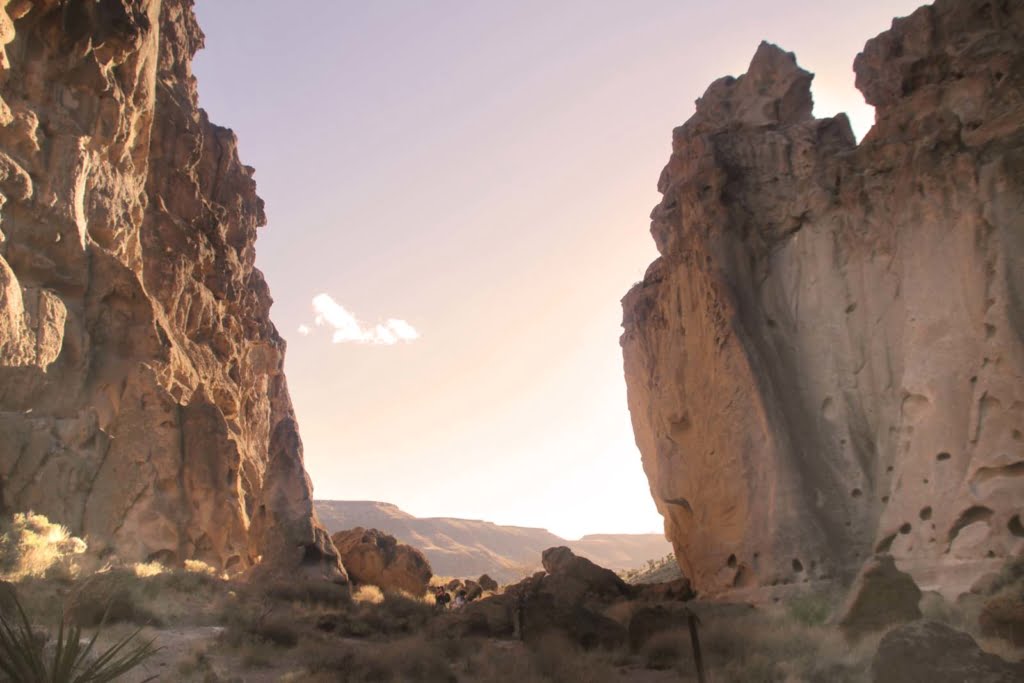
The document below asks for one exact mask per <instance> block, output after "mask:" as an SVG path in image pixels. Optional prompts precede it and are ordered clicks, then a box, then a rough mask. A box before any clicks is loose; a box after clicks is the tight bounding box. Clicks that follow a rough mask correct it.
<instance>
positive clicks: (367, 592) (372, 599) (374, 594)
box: [352, 584, 384, 605]
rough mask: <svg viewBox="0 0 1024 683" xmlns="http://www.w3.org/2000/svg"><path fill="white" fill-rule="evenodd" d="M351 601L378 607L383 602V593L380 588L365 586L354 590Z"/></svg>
mask: <svg viewBox="0 0 1024 683" xmlns="http://www.w3.org/2000/svg"><path fill="white" fill-rule="evenodd" d="M352 599H353V600H355V601H356V602H368V603H370V604H371V605H379V604H380V603H382V602H384V593H383V591H381V589H380V588H377V587H376V586H373V585H370V584H366V585H363V586H360V587H359V588H357V589H356V591H355V592H354V593H353V594H352Z"/></svg>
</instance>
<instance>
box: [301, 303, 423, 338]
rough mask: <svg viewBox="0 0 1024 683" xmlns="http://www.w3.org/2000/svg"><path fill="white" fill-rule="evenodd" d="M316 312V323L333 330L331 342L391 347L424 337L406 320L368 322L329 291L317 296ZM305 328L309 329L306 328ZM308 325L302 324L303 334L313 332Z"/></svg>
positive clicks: (389, 319) (394, 319) (314, 306)
mask: <svg viewBox="0 0 1024 683" xmlns="http://www.w3.org/2000/svg"><path fill="white" fill-rule="evenodd" d="M313 311H314V313H316V317H315V318H314V320H313V322H314V324H315V325H316V326H317V327H329V328H331V329H333V333H332V334H331V341H332V342H333V343H335V344H344V343H345V342H354V343H357V344H384V345H387V346H390V345H392V344H397V343H398V342H400V341H402V342H411V341H415V340H416V339H419V338H420V333H419V332H417V331H416V328H415V327H413V326H412V325H410V324H409V323H407V322H406V321H404V320H399V319H397V318H388V319H387V320H386V321H385V322H383V323H380V324H377V325H364V324H363V323H360V322H359V320H358V319H357V318H356V317H355V316H354V315H353V314H352V313H350V312H349V311H348V310H347V309H346V308H345V307H344V306H342V305H341V304H339V303H338V302H337V301H335V300H334V299H332V298H331V296H330V295H329V294H322V293H321V294H317V295H316V296H315V297H313ZM303 330H305V331H303ZM309 332H310V329H309V327H308V326H306V325H301V326H300V327H299V333H300V334H309Z"/></svg>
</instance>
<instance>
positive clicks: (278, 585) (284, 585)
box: [252, 579, 352, 607]
mask: <svg viewBox="0 0 1024 683" xmlns="http://www.w3.org/2000/svg"><path fill="white" fill-rule="evenodd" d="M252 590H253V591H255V592H263V593H264V594H265V595H266V596H267V597H269V598H272V599H274V600H280V601H282V602H303V603H307V604H319V605H331V606H334V607H339V606H342V605H347V604H349V603H351V602H352V593H351V591H350V589H349V587H348V586H342V585H338V584H336V583H331V582H330V581H324V580H319V581H318V580H315V579H311V580H305V581H275V582H273V583H271V584H269V585H266V586H259V585H257V586H253V587H252Z"/></svg>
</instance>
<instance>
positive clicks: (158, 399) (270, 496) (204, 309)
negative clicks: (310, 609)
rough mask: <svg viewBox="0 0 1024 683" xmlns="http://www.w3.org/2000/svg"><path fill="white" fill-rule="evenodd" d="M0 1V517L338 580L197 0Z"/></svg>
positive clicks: (253, 212)
mask: <svg viewBox="0 0 1024 683" xmlns="http://www.w3.org/2000/svg"><path fill="white" fill-rule="evenodd" d="M0 7H2V8H3V9H2V10H0V44H2V46H3V53H2V54H0V98H2V99H0V220H2V222H0V231H2V233H0V511H7V512H9V511H11V510H24V509H33V510H35V511H37V512H40V513H45V514H46V515H47V516H49V517H50V519H51V520H54V521H59V522H62V523H64V524H66V525H68V526H69V527H70V528H71V529H72V531H73V532H74V533H75V534H80V535H84V536H85V537H86V538H87V539H88V541H89V543H90V547H91V548H92V549H93V550H94V551H97V552H99V553H100V554H101V555H108V554H111V553H116V555H117V556H119V557H120V558H122V559H125V560H145V559H157V560H161V561H164V562H170V563H175V562H181V561H182V560H184V559H187V558H198V559H201V560H204V561H206V562H208V563H210V564H212V565H214V566H216V567H219V568H224V569H227V570H242V569H245V568H248V567H250V566H253V565H254V564H256V563H257V562H259V560H260V558H263V560H265V561H266V560H273V562H274V563H279V564H280V565H281V566H283V567H289V568H295V567H299V566H301V567H304V568H306V569H310V570H312V571H315V572H321V573H326V574H327V575H330V576H333V577H335V578H341V577H343V569H342V568H341V566H340V565H339V563H338V559H337V555H336V553H335V551H334V548H333V546H332V545H331V543H330V539H329V538H328V536H327V535H326V533H325V532H324V531H323V530H322V529H321V528H320V527H319V524H318V522H317V520H316V517H315V514H314V512H313V508H312V496H311V486H310V482H309V479H308V477H307V476H306V473H305V470H304V469H303V464H302V446H301V442H300V440H299V436H298V432H297V428H296V424H295V417H294V414H293V411H292V406H291V402H290V399H289V397H288V389H287V385H286V383H285V377H284V374H283V373H282V361H283V354H284V342H283V341H282V339H281V338H280V336H278V333H277V331H276V329H275V328H274V326H273V324H272V323H271V322H270V319H269V308H270V304H271V299H270V295H269V292H268V290H267V286H266V283H265V282H264V280H263V277H262V275H261V273H260V272H259V271H258V270H256V269H255V268H254V267H253V260H254V251H253V246H254V243H255V240H256V229H257V227H258V226H260V225H262V224H263V223H264V222H265V219H264V215H263V203H262V201H261V200H260V198H259V197H257V196H256V192H255V183H254V182H253V180H252V174H253V170H252V169H251V168H248V167H246V166H243V165H242V164H241V163H240V162H239V160H238V154H237V141H236V139H235V136H234V134H233V133H232V132H231V131H230V130H227V129H224V128H220V127H218V126H215V125H213V124H211V123H210V122H209V121H208V120H207V117H206V114H205V112H203V111H202V110H200V109H199V108H198V106H197V98H196V84H195V79H194V78H193V77H192V75H191V71H190V63H191V60H192V57H193V54H194V53H195V51H196V50H197V49H199V48H200V47H201V46H202V40H203V35H202V32H201V31H200V30H199V27H198V26H197V24H196V21H195V18H194V16H193V13H192V2H191V0H96V1H95V2H92V1H90V2H77V1H70V0H69V1H61V0H0Z"/></svg>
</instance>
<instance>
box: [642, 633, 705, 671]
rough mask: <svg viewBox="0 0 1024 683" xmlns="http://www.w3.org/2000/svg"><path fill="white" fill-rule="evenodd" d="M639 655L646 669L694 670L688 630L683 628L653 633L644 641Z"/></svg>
mask: <svg viewBox="0 0 1024 683" xmlns="http://www.w3.org/2000/svg"><path fill="white" fill-rule="evenodd" d="M641 656H642V658H643V663H644V667H646V668H648V669H672V668H678V669H684V668H685V669H686V670H688V671H693V670H694V669H693V652H692V647H691V645H690V632H689V631H687V630H684V629H676V630H670V631H661V632H660V633H655V634H654V635H653V636H651V638H650V640H648V641H647V642H646V643H644V646H643V649H642V650H641Z"/></svg>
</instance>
